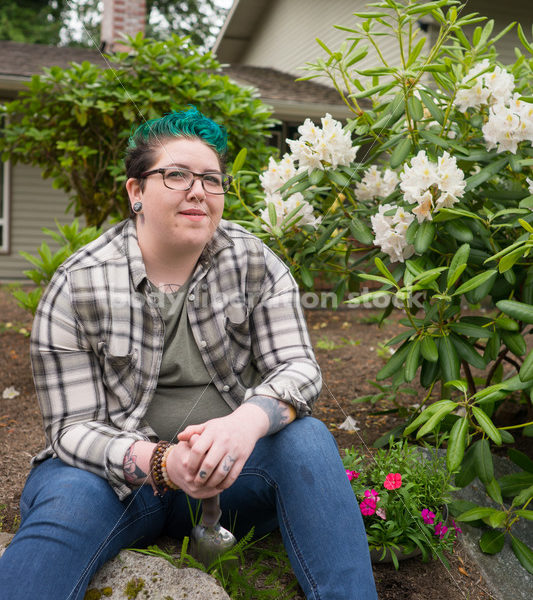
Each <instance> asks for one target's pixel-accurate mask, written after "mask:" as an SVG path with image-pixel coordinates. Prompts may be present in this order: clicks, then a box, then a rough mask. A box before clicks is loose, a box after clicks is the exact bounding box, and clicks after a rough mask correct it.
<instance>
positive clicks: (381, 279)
mask: <svg viewBox="0 0 533 600" xmlns="http://www.w3.org/2000/svg"><path fill="white" fill-rule="evenodd" d="M368 10H369V11H371V12H368V13H355V14H354V16H353V21H352V23H349V22H347V23H344V24H343V25H342V26H338V29H339V30H341V31H344V32H346V41H344V42H343V43H342V44H341V46H340V48H328V47H327V46H326V44H324V43H323V42H319V43H320V45H321V48H322V52H323V55H322V57H321V58H320V59H318V60H317V61H316V62H314V63H309V64H308V65H307V67H306V68H307V70H308V72H309V74H308V78H313V77H318V76H321V77H323V76H327V77H329V79H330V80H331V83H332V84H333V85H334V86H335V88H336V89H337V90H338V92H339V94H340V96H341V97H342V99H343V101H344V102H345V104H346V106H347V107H348V108H349V109H350V110H351V113H352V116H351V118H349V119H348V120H347V123H346V124H345V125H344V127H341V124H340V123H338V122H336V121H335V120H334V119H332V118H331V116H330V115H326V116H325V117H324V118H323V119H322V121H321V123H316V124H313V123H312V122H311V121H310V120H306V121H305V123H304V124H303V125H302V126H301V127H300V128H299V130H298V133H299V136H300V137H299V138H298V139H296V140H288V145H289V148H290V152H288V153H287V154H286V155H285V156H284V157H283V158H281V160H276V159H275V158H272V159H271V160H270V163H269V164H268V166H266V169H265V171H264V172H263V174H262V175H261V185H262V188H263V191H264V194H263V196H262V197H261V199H260V201H259V204H258V205H257V207H256V209H257V210H256V211H255V218H254V223H255V225H256V227H257V230H258V231H259V232H260V234H261V235H262V236H263V237H264V238H265V239H266V240H267V241H268V243H270V244H271V246H272V248H274V249H275V251H277V252H279V253H280V254H281V255H282V256H283V257H284V259H285V260H286V261H288V262H289V264H290V265H291V267H292V270H293V273H294V274H295V276H296V277H297V278H298V279H299V281H300V283H301V284H302V285H303V286H304V287H305V288H307V289H312V288H313V285H314V281H315V279H316V276H320V277H321V278H322V279H324V278H325V279H329V281H330V282H331V283H332V285H333V286H334V290H335V291H336V293H337V296H338V299H339V302H342V301H343V300H345V299H346V297H347V295H348V293H351V294H352V295H353V294H356V293H359V295H358V296H356V297H355V298H352V299H350V300H349V302H350V303H351V306H354V305H358V304H363V303H366V304H367V305H368V303H372V302H374V301H377V300H378V299H379V301H380V303H379V306H381V307H382V306H383V305H384V304H383V302H388V303H389V306H388V308H387V309H386V310H385V313H384V316H386V315H387V314H388V313H389V312H390V311H392V310H393V308H394V306H401V307H402V310H403V311H404V312H405V318H404V319H403V320H402V321H401V323H402V324H403V325H404V330H403V331H401V332H400V334H399V335H397V336H396V337H395V338H394V339H392V340H390V342H389V346H390V347H391V348H392V349H393V350H394V353H393V354H392V356H391V357H390V359H389V360H388V362H387V363H386V364H385V366H384V367H383V368H382V369H381V370H380V372H379V373H378V375H377V378H378V380H386V379H389V378H390V379H392V385H393V386H395V389H397V387H398V386H401V385H402V384H404V383H406V382H411V381H412V380H414V379H415V378H417V379H418V380H419V381H420V383H421V385H422V386H423V388H425V389H426V390H427V393H426V395H425V397H424V398H423V400H422V402H421V403H420V406H419V407H418V408H417V410H416V411H414V412H412V413H411V415H410V417H409V420H408V422H407V423H405V424H404V425H403V426H401V427H398V428H396V430H395V431H394V432H393V434H394V435H396V436H401V435H405V436H411V435H416V437H417V439H421V438H423V439H424V440H429V441H432V440H434V439H435V435H436V434H438V436H439V437H440V439H444V440H446V444H447V466H448V469H449V470H450V472H453V473H455V474H456V483H457V485H459V486H464V485H466V484H468V483H469V482H470V481H472V480H473V478H475V477H477V478H479V480H480V481H481V482H482V483H483V484H484V485H485V487H486V490H487V493H488V494H489V496H490V497H491V498H492V500H494V501H495V502H496V503H497V507H498V508H486V507H484V508H483V509H479V508H474V507H470V510H468V511H463V514H461V515H459V518H461V519H462V520H466V521H469V520H473V521H475V520H479V519H482V520H484V521H485V522H486V523H487V524H488V525H489V526H490V527H492V529H491V530H489V531H488V532H487V533H485V534H484V535H483V537H482V538H481V542H480V544H481V547H482V549H483V550H484V551H486V552H497V551H499V550H500V549H501V547H502V546H503V544H504V539H505V537H506V536H509V538H510V542H511V544H512V546H513V550H514V552H515V554H516V556H517V557H518V559H519V560H520V562H521V564H522V565H523V566H524V567H525V568H526V569H528V570H529V571H530V572H532V573H533V551H532V550H531V549H530V548H528V547H527V546H526V545H525V544H524V543H523V542H522V541H520V540H519V538H517V537H516V535H515V533H514V530H513V525H514V523H516V522H517V521H518V520H519V519H521V518H525V519H530V520H531V517H532V514H533V513H532V511H531V510H530V508H529V506H530V503H531V501H532V499H533V462H532V461H531V460H530V459H529V458H528V457H527V456H526V455H525V454H523V453H521V452H519V451H518V450H516V449H514V448H512V444H513V443H514V440H515V438H516V437H518V436H522V435H528V436H532V435H533V423H528V422H524V423H521V424H518V425H517V424H515V425H513V426H512V427H509V426H508V427H498V426H497V425H496V424H495V423H494V420H493V416H494V413H495V411H496V409H497V408H498V407H499V405H500V404H502V403H503V402H508V401H509V399H513V401H515V402H521V403H523V404H524V405H527V406H530V405H531V402H532V399H533V351H532V352H528V332H529V330H530V329H531V328H530V327H529V326H530V325H531V324H533V262H532V260H531V248H532V247H533V212H532V210H533V175H532V166H533V41H532V37H533V32H524V30H523V29H522V27H521V26H520V25H519V24H510V25H509V27H507V28H506V29H505V30H504V31H500V32H495V31H493V28H494V23H493V22H492V21H487V20H486V19H485V18H484V17H483V16H481V15H478V14H476V13H469V11H468V4H465V5H463V4H461V3H459V2H455V1H454V0H438V1H433V2H422V1H417V0H384V1H381V2H375V3H372V4H369V8H368ZM421 18H424V20H429V21H431V22H432V23H433V24H434V26H433V33H432V40H431V41H432V43H431V44H430V43H429V41H428V40H427V39H426V38H425V36H426V34H425V33H424V32H423V31H422V30H421V29H420V25H419V23H420V19H421ZM467 26H468V27H467ZM512 27H515V28H516V30H517V31H518V35H519V38H520V41H521V47H520V48H517V49H516V50H515V54H516V61H515V62H514V64H511V65H503V64H502V63H501V62H499V60H498V54H497V52H496V49H495V47H494V44H495V42H496V41H497V40H498V39H499V38H501V37H502V36H503V35H505V34H506V33H507V31H508V30H510V29H511V28H512ZM467 32H469V33H467ZM384 36H387V37H388V38H392V39H393V41H394V42H395V43H396V48H397V50H396V53H395V57H396V58H395V59H394V62H391V61H389V59H388V58H386V56H385V55H383V54H382V53H381V52H380V48H383V47H384V45H383V39H384ZM390 44H391V40H390V39H389V40H388V42H387V47H388V48H390ZM369 54H371V55H372V56H373V61H372V65H373V67H369V66H368V64H369V63H368V62H365V63H364V66H362V64H363V63H361V61H362V60H363V59H364V58H365V57H366V56H367V55H369ZM365 288H366V290H365ZM368 289H371V290H373V291H368ZM481 307H482V308H483V310H478V309H480V308H481ZM355 368H356V366H354V369H355ZM502 444H508V445H509V447H510V448H511V451H510V453H509V456H510V458H511V459H512V460H513V461H514V462H515V463H517V465H518V466H519V467H520V468H521V469H523V472H521V473H519V474H518V475H510V476H506V477H503V478H500V479H496V478H495V476H494V468H493V460H492V449H493V448H494V446H501V445H502ZM400 489H401V488H400ZM506 497H512V498H513V499H512V501H511V503H510V504H504V503H503V501H504V498H506ZM366 500H367V502H366V504H365V510H367V511H368V510H370V509H371V508H372V498H367V499H366ZM480 511H481V512H480ZM487 511H488V512H487Z"/></svg>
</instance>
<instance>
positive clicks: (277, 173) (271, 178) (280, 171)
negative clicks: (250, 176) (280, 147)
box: [259, 154, 298, 194]
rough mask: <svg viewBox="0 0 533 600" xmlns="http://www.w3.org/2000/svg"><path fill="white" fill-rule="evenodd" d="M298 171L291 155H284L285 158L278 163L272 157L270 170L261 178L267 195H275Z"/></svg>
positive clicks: (269, 165) (269, 163)
mask: <svg viewBox="0 0 533 600" xmlns="http://www.w3.org/2000/svg"><path fill="white" fill-rule="evenodd" d="M297 173H298V170H297V168H296V166H295V164H294V161H293V160H292V157H291V155H290V154H284V155H283V158H282V159H281V160H280V161H279V162H276V161H275V160H274V159H273V158H272V157H270V160H269V161H268V169H267V170H266V171H265V172H264V173H262V174H261V175H260V176H259V181H260V182H261V185H262V186H263V189H264V190H265V193H267V194H274V193H275V192H277V191H278V190H279V188H280V187H281V186H282V185H284V184H285V183H286V182H287V181H289V179H291V177H294V176H295V175H296V174H297Z"/></svg>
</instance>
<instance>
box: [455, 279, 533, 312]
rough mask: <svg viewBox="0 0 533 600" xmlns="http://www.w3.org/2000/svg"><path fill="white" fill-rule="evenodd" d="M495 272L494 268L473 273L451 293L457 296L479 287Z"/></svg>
mask: <svg viewBox="0 0 533 600" xmlns="http://www.w3.org/2000/svg"><path fill="white" fill-rule="evenodd" d="M497 274H498V272H497V271H495V270H494V269H490V270H488V271H485V272H484V273H479V274H478V275H475V276H474V277H472V279H469V280H468V281H465V282H464V283H463V284H462V285H460V286H459V287H458V288H457V289H456V290H455V292H454V293H453V294H452V295H453V296H458V295H461V294H464V293H465V292H469V291H471V290H475V289H476V288H477V287H479V286H480V285H483V284H484V283H485V282H487V281H488V280H489V279H491V278H495V277H496V275H497ZM532 314H533V310H532Z"/></svg>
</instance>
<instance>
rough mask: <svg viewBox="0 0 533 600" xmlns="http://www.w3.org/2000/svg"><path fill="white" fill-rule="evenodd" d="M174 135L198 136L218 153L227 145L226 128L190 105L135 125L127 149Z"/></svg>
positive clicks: (224, 150) (222, 152)
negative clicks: (185, 108)
mask: <svg viewBox="0 0 533 600" xmlns="http://www.w3.org/2000/svg"><path fill="white" fill-rule="evenodd" d="M174 137H188V138H199V139H201V140H202V141H204V142H205V143H206V144H208V145H209V146H211V147H212V148H213V149H214V150H216V152H217V154H219V155H223V154H225V152H226V149H227V145H228V134H227V131H226V128H225V127H224V126H223V125H218V124H217V123H215V122H214V121H212V120H211V119H209V118H207V117H206V116H205V115H203V114H202V113H201V112H200V111H199V110H198V109H197V108H195V107H194V106H191V107H190V108H189V109H188V110H182V111H173V112H170V113H167V114H166V115H164V116H163V117H160V118H158V119H151V120H150V121H146V122H145V123H143V124H142V125H140V126H139V127H137V129H136V130H135V131H134V132H133V134H132V135H131V136H130V139H129V143H128V150H129V151H131V150H133V149H134V148H137V147H138V146H142V145H146V144H148V145H151V143H153V142H157V140H163V139H168V138H174Z"/></svg>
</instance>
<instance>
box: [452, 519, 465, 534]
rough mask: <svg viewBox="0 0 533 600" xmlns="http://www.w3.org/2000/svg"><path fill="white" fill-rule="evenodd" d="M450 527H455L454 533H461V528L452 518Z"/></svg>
mask: <svg viewBox="0 0 533 600" xmlns="http://www.w3.org/2000/svg"><path fill="white" fill-rule="evenodd" d="M452 527H453V528H454V529H455V533H456V534H457V533H463V530H462V529H461V528H460V527H458V525H457V523H456V522H455V521H454V520H453V519H452Z"/></svg>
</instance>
